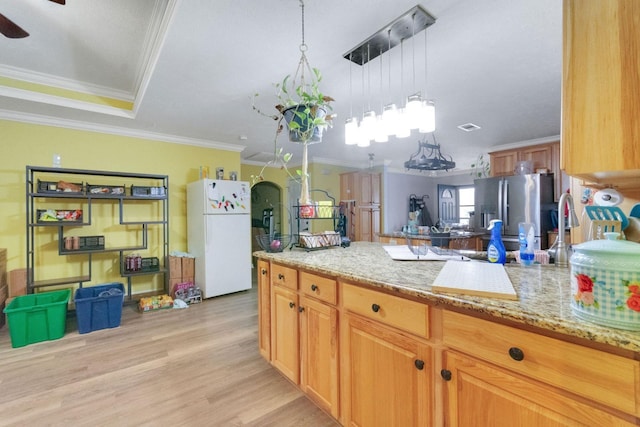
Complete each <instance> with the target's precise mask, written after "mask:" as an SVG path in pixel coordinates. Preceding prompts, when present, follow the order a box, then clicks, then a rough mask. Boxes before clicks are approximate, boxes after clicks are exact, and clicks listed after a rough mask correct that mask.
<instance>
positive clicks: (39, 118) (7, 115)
mask: <svg viewBox="0 0 640 427" xmlns="http://www.w3.org/2000/svg"><path fill="white" fill-rule="evenodd" d="M0 120H9V121H14V122H21V123H28V124H35V125H43V126H52V127H59V128H65V129H74V130H82V131H88V132H96V133H104V134H109V135H118V136H126V137H129V138H140V139H147V140H151V141H159V142H169V143H172V144H182V145H192V146H195V147H204V148H214V149H219V150H225V151H233V152H241V151H243V150H244V149H245V148H247V147H246V146H244V145H236V144H227V143H224V142H218V141H209V140H205V139H197V138H188V137H183V136H177V135H169V134H163V133H157V132H149V131H145V130H138V129H128V128H123V127H118V126H108V125H101V124H96V123H88V122H81V121H77V120H69V119H60V118H56V117H50V116H44V115H39V114H30V113H18V112H15V111H10V110H3V109H0Z"/></svg>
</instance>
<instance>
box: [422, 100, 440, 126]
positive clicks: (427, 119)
mask: <svg viewBox="0 0 640 427" xmlns="http://www.w3.org/2000/svg"><path fill="white" fill-rule="evenodd" d="M421 110H422V111H421V114H420V126H419V127H418V132H420V133H430V132H433V131H435V130H436V107H435V105H433V102H431V101H422V109H421Z"/></svg>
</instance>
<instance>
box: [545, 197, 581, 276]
mask: <svg viewBox="0 0 640 427" xmlns="http://www.w3.org/2000/svg"><path fill="white" fill-rule="evenodd" d="M565 205H568V206H569V216H568V218H567V226H568V227H569V228H572V227H577V226H579V225H580V222H579V221H578V216H577V215H576V211H575V209H573V198H572V197H571V194H569V193H562V196H560V200H559V201H558V237H557V238H556V241H555V243H554V244H553V245H552V246H551V248H549V251H548V252H551V253H553V250H554V249H555V256H554V258H555V263H556V267H568V266H569V248H568V247H567V244H566V243H565V241H564V227H565V224H564V207H565Z"/></svg>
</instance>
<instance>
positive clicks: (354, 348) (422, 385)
mask: <svg viewBox="0 0 640 427" xmlns="http://www.w3.org/2000/svg"><path fill="white" fill-rule="evenodd" d="M342 337H343V343H344V347H345V353H346V366H345V370H346V372H345V375H344V376H343V377H342V379H343V382H344V385H343V390H344V393H345V399H344V402H345V407H344V425H349V426H352V425H353V426H381V427H383V426H428V425H431V422H430V417H431V415H432V413H431V407H432V406H431V383H432V382H433V381H432V376H431V372H432V363H431V349H430V348H429V346H428V345H426V344H423V343H421V342H419V341H418V340H415V339H412V338H410V337H407V336H405V335H403V334H400V333H398V332H396V331H394V330H392V329H388V328H386V327H383V326H381V325H380V324H377V323H374V322H370V321H367V320H365V319H363V318H361V317H360V316H357V315H352V314H347V315H345V317H344V332H343V334H342Z"/></svg>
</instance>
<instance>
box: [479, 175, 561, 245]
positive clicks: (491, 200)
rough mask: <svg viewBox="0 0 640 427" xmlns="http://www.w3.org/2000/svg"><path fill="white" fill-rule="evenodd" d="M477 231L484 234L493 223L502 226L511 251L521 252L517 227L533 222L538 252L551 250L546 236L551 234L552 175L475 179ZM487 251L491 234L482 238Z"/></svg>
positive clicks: (553, 206) (503, 235)
mask: <svg viewBox="0 0 640 427" xmlns="http://www.w3.org/2000/svg"><path fill="white" fill-rule="evenodd" d="M474 188H475V211H474V224H473V227H474V229H475V230H477V231H480V230H485V231H486V229H487V227H488V226H489V221H490V220H492V219H501V220H502V223H503V228H502V239H503V241H504V245H505V248H506V249H507V250H508V251H514V250H518V249H519V247H520V246H519V242H518V223H520V222H531V223H533V224H535V228H536V249H546V248H547V247H548V242H547V232H548V231H550V230H552V225H551V211H552V210H554V209H555V208H556V205H555V203H554V201H553V175H542V174H527V175H514V176H504V177H493V178H484V179H476V180H475V181H474ZM483 240H484V241H483V246H484V247H485V248H486V246H487V244H488V241H489V232H487V234H486V236H485V237H483Z"/></svg>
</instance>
